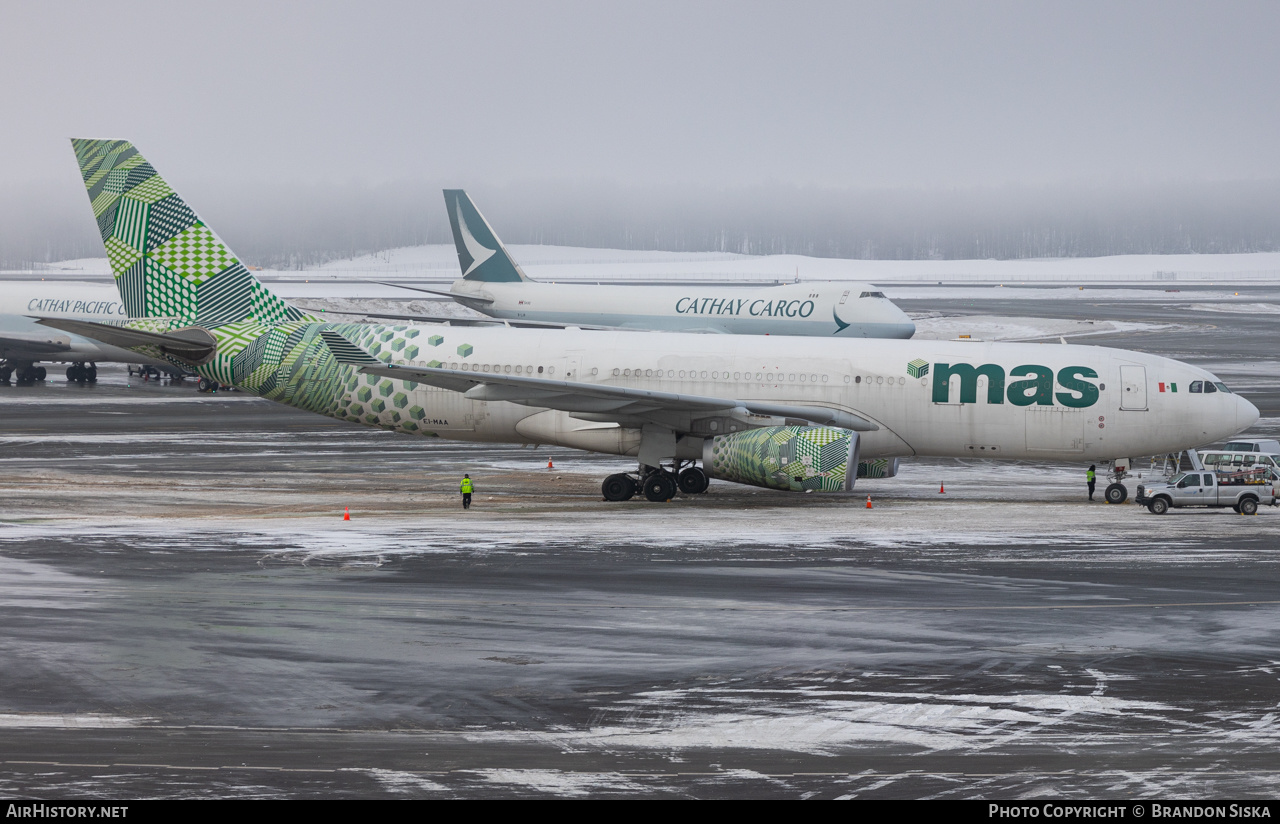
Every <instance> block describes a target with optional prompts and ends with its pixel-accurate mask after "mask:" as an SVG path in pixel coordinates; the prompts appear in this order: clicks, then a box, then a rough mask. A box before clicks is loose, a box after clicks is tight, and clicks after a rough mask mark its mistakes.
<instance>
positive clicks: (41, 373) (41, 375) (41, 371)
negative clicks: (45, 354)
mask: <svg viewBox="0 0 1280 824" xmlns="http://www.w3.org/2000/svg"><path fill="white" fill-rule="evenodd" d="M35 373H36V380H38V381H42V380H44V379H45V377H46V376H48V374H49V373H48V372H46V371H45V368H44V367H43V366H37V367H36V368H35Z"/></svg>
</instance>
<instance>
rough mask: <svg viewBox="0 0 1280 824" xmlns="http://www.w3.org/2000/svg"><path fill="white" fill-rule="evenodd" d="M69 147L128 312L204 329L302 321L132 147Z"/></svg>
mask: <svg viewBox="0 0 1280 824" xmlns="http://www.w3.org/2000/svg"><path fill="white" fill-rule="evenodd" d="M72 146H73V148H74V149H75V152H76V159H77V161H78V162H79V164H80V173H81V176H82V177H83V178H84V183H85V189H86V190H87V191H88V194H89V202H90V204H91V205H92V207H93V214H94V218H95V219H96V220H97V222H98V229H99V231H100V232H101V233H102V242H103V246H104V247H105V248H106V251H107V259H108V260H109V261H110V263H111V271H112V272H113V273H114V274H115V277H116V280H117V284H118V285H119V287H120V291H121V294H122V296H124V297H125V306H126V307H127V308H128V310H129V311H130V312H131V313H135V314H136V313H137V312H139V311H142V312H145V316H146V317H151V318H166V319H173V320H174V321H178V322H181V323H182V324H183V325H202V326H205V327H206V328H216V327H219V326H222V325H224V324H227V323H231V322H235V321H240V320H247V319H250V318H252V319H253V320H255V321H257V322H260V323H268V324H271V323H281V322H285V321H296V320H302V319H304V317H305V316H304V315H303V314H302V313H301V312H299V311H298V310H297V309H294V308H293V307H291V306H289V305H288V304H287V303H285V302H284V301H282V300H281V299H280V298H279V297H277V296H276V295H273V294H272V293H271V292H269V291H268V290H267V289H266V288H265V287H263V286H262V284H261V283H259V282H258V280H257V279H256V278H254V277H253V276H252V275H250V274H249V273H248V271H247V270H246V269H245V268H244V267H243V266H240V265H238V261H237V260H236V256H235V255H234V254H233V253H232V252H231V250H230V249H228V248H227V246H226V245H225V244H224V243H222V241H220V240H219V239H218V237H217V235H215V234H214V233H213V231H212V230H211V229H209V227H208V226H206V225H205V224H204V223H203V222H202V221H201V220H200V218H199V217H198V216H197V215H196V213H195V212H193V211H192V210H191V208H190V207H189V206H187V204H186V203H185V202H183V200H182V198H180V197H178V195H177V194H176V193H175V192H174V191H173V189H172V188H171V187H170V186H169V185H168V184H167V183H165V181H164V180H163V179H162V178H161V177H160V175H158V174H156V172H155V169H154V168H152V166H151V165H150V164H149V163H147V161H146V159H145V158H143V156H142V155H140V154H139V153H138V150H137V149H135V148H134V147H133V145H132V144H131V143H129V142H127V141H124V140H73V141H72ZM140 261H141V263H142V265H141V266H139V262H140ZM126 273H128V277H125V275H126ZM202 297H203V299H202ZM202 312H203V314H202Z"/></svg>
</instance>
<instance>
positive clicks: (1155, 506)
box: [1147, 498, 1169, 515]
mask: <svg viewBox="0 0 1280 824" xmlns="http://www.w3.org/2000/svg"><path fill="white" fill-rule="evenodd" d="M1147 511H1148V512H1150V513H1151V514H1152V515H1163V514H1165V513H1166V512H1168V511H1169V502H1168V501H1166V500H1165V499H1164V498H1152V499H1151V503H1149V504H1147Z"/></svg>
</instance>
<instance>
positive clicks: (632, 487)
mask: <svg viewBox="0 0 1280 824" xmlns="http://www.w3.org/2000/svg"><path fill="white" fill-rule="evenodd" d="M600 494H602V495H604V499H605V500H606V501H629V500H631V496H633V495H635V494H636V482H635V481H633V480H631V477H630V476H629V475H621V474H619V475H610V476H609V477H607V478H605V479H604V483H602V484H601V485H600Z"/></svg>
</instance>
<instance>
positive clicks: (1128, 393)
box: [1120, 366, 1147, 411]
mask: <svg viewBox="0 0 1280 824" xmlns="http://www.w3.org/2000/svg"><path fill="white" fill-rule="evenodd" d="M1120 389H1121V394H1120V408H1121V409H1131V410H1135V411H1145V410H1146V408H1147V367H1145V366H1121V367H1120Z"/></svg>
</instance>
